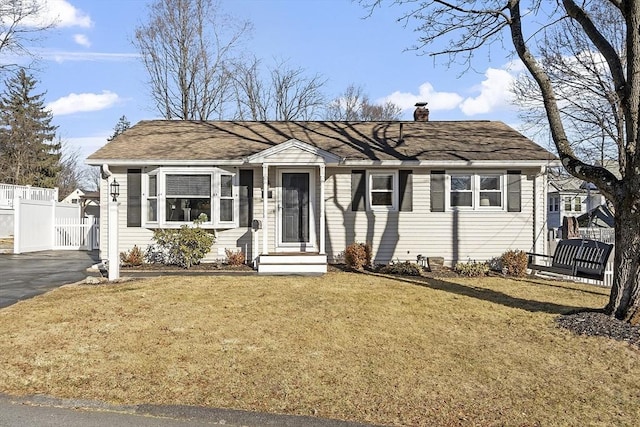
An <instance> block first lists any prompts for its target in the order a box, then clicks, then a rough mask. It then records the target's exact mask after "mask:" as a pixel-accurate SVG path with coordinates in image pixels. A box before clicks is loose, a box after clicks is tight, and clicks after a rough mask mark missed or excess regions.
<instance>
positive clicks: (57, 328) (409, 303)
mask: <svg viewBox="0 0 640 427" xmlns="http://www.w3.org/2000/svg"><path fill="white" fill-rule="evenodd" d="M424 280H426V281H425V282H416V281H413V280H412V279H401V278H397V279H396V278H382V277H376V276H373V275H365V274H355V273H342V272H340V273H338V272H335V273H329V274H326V275H325V276H323V277H256V276H252V277H225V276H215V277H202V276H199V277H185V278H176V277H167V278H155V279H145V280H137V281H131V282H124V283H120V284H115V285H113V284H108V285H98V286H89V285H80V286H77V285H74V286H67V287H63V288H60V289H57V290H55V291H52V292H49V293H47V294H45V295H42V296H39V297H36V298H34V299H31V300H28V301H23V302H20V303H18V304H16V305H13V306H10V307H8V308H5V309H3V310H0V392H5V393H9V394H37V393H42V394H48V395H53V396H56V397H67V398H72V397H76V398H83V399H100V400H105V401H108V402H113V403H118V404H139V403H156V404H184V405H203V406H212V407H224V408H236V409H248V410H257V411H267V412H275V413H286V414H301V415H316V416H320V417H327V418H339V419H345V420H352V421H360V422H369V423H377V424H389V425H460V424H462V425H635V424H636V423H637V420H638V419H640V405H639V404H638V402H639V401H640V351H639V350H638V349H637V348H636V347H631V346H629V345H628V344H626V343H623V342H618V341H613V340H611V339H607V338H601V337H600V338H598V337H583V336H576V335H574V334H572V333H571V332H569V331H567V330H565V329H561V328H558V327H557V326H556V324H555V322H554V319H555V317H556V316H557V315H558V314H559V313H565V312H568V311H571V310H574V309H580V308H588V307H591V308H599V307H602V306H603V305H604V304H605V303H606V301H607V293H608V290H607V289H601V288H598V287H594V286H588V285H578V284H573V283H565V282H552V281H533V280H530V279H523V280H509V279H502V278H489V277H488V278H482V279H462V278H447V279H442V280H435V279H424Z"/></svg>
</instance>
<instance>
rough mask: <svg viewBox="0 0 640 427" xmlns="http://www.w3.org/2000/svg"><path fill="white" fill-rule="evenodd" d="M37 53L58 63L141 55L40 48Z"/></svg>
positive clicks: (123, 59) (130, 57)
mask: <svg viewBox="0 0 640 427" xmlns="http://www.w3.org/2000/svg"><path fill="white" fill-rule="evenodd" d="M37 53H38V55H39V56H40V57H41V58H43V59H46V60H49V61H55V62H58V63H63V62H67V61H112V62H115V61H129V60H131V59H136V58H138V57H139V56H140V55H138V54H137V53H104V52H69V51H62V50H40V51H37Z"/></svg>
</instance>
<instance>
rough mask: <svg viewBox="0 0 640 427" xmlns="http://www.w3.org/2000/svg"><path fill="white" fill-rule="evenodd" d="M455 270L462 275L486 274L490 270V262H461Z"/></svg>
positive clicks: (477, 275)
mask: <svg viewBox="0 0 640 427" xmlns="http://www.w3.org/2000/svg"><path fill="white" fill-rule="evenodd" d="M453 270H454V271H455V272H456V273H458V274H459V275H461V276H467V277H479V276H486V275H487V273H488V272H489V264H487V263H486V262H475V261H472V262H459V263H457V264H456V265H455V267H453Z"/></svg>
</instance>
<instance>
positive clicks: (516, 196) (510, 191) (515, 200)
mask: <svg viewBox="0 0 640 427" xmlns="http://www.w3.org/2000/svg"><path fill="white" fill-rule="evenodd" d="M521 182H522V172H521V171H516V170H511V171H507V212H521V211H522V203H521V199H522V195H521V191H520V189H521Z"/></svg>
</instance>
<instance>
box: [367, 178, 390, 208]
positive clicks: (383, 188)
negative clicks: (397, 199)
mask: <svg viewBox="0 0 640 427" xmlns="http://www.w3.org/2000/svg"><path fill="white" fill-rule="evenodd" d="M369 177H370V180H371V181H370V183H371V185H370V187H369V188H370V189H371V191H370V195H371V199H370V200H371V207H376V206H386V207H393V174H390V173H384V174H382V173H372V174H370V175H369Z"/></svg>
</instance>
